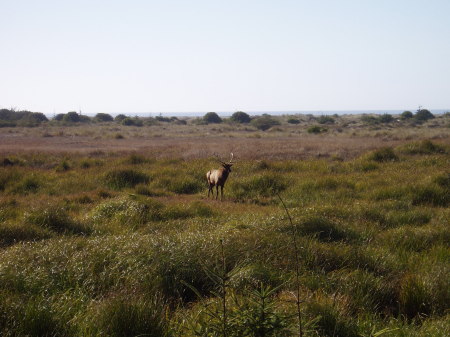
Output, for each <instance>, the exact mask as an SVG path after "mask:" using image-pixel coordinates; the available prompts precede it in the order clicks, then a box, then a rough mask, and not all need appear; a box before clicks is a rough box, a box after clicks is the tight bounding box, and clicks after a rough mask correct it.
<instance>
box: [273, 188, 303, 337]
mask: <svg viewBox="0 0 450 337" xmlns="http://www.w3.org/2000/svg"><path fill="white" fill-rule="evenodd" d="M276 196H277V197H278V199H280V201H281V204H282V205H283V207H284V210H285V211H286V214H287V216H288V219H289V223H290V225H291V229H292V243H293V245H294V254H295V287H296V296H295V297H296V298H295V303H296V305H297V317H298V335H299V337H303V327H302V312H301V307H300V304H301V301H300V257H299V253H298V244H297V236H298V230H297V227H296V226H294V223H293V222H292V217H291V215H290V214H289V211H288V209H287V207H286V204H285V203H284V201H283V199H282V198H281V196H280V194H279V193H276Z"/></svg>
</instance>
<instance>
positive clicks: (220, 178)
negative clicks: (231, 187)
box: [206, 153, 233, 200]
mask: <svg viewBox="0 0 450 337" xmlns="http://www.w3.org/2000/svg"><path fill="white" fill-rule="evenodd" d="M216 158H217V155H216ZM217 160H218V161H219V162H220V163H221V164H222V167H221V168H219V169H217V170H211V171H208V172H207V173H206V180H207V181H208V185H209V190H208V198H209V194H210V193H212V196H213V198H214V190H213V187H214V186H216V200H217V198H218V197H219V186H220V192H221V198H220V200H223V186H224V185H225V182H226V181H227V178H228V174H230V172H231V166H233V164H232V163H231V162H232V161H233V153H231V158H230V161H229V162H228V163H225V162H223V161H222V160H220V159H219V158H217Z"/></svg>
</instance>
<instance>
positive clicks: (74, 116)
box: [62, 111, 81, 123]
mask: <svg viewBox="0 0 450 337" xmlns="http://www.w3.org/2000/svg"><path fill="white" fill-rule="evenodd" d="M62 120H63V121H64V122H70V123H76V122H80V121H81V119H80V115H79V114H78V113H77V112H76V111H70V112H68V113H66V114H65V115H64V116H63V118H62Z"/></svg>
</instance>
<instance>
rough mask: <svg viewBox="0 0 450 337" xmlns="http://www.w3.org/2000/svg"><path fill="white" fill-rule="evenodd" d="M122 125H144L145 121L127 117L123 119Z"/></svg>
mask: <svg viewBox="0 0 450 337" xmlns="http://www.w3.org/2000/svg"><path fill="white" fill-rule="evenodd" d="M121 123H122V125H126V126H142V125H144V123H143V122H142V120H140V119H139V118H130V117H126V118H124V119H123V120H122V122H121Z"/></svg>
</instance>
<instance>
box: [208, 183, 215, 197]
mask: <svg viewBox="0 0 450 337" xmlns="http://www.w3.org/2000/svg"><path fill="white" fill-rule="evenodd" d="M211 191H212V186H211V185H209V186H208V199H209V193H210V192H211ZM213 196H214V193H213Z"/></svg>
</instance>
